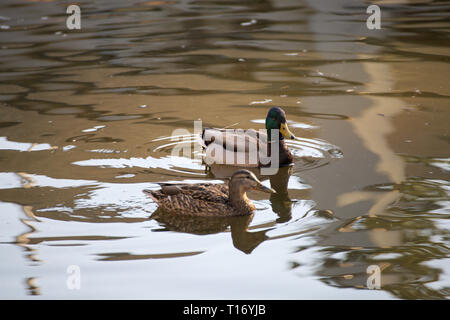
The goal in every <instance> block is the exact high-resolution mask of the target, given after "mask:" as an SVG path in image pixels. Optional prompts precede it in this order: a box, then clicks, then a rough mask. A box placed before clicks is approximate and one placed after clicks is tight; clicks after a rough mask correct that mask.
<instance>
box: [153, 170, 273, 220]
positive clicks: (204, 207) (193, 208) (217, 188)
mask: <svg viewBox="0 0 450 320" xmlns="http://www.w3.org/2000/svg"><path fill="white" fill-rule="evenodd" d="M250 190H260V191H264V192H270V193H274V192H275V191H274V190H273V189H271V188H268V187H266V186H264V185H263V184H262V183H261V182H260V181H259V180H258V178H256V176H255V175H254V174H253V173H252V172H250V171H248V170H238V171H236V172H235V173H234V174H233V176H232V177H231V180H230V182H229V185H228V186H226V185H224V184H208V183H202V184H163V185H161V190H144V192H145V193H147V194H148V195H149V196H150V197H151V198H152V199H153V200H154V201H155V202H157V203H158V206H159V207H160V209H162V210H163V211H165V212H168V213H173V214H178V215H185V216H216V217H218V216H239V215H248V214H251V213H252V212H253V211H254V210H255V206H254V205H253V203H252V201H251V200H250V199H249V198H247V194H246V193H247V191H250Z"/></svg>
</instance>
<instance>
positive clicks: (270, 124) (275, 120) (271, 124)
mask: <svg viewBox="0 0 450 320" xmlns="http://www.w3.org/2000/svg"><path fill="white" fill-rule="evenodd" d="M266 129H267V137H268V139H269V141H272V139H271V138H272V136H271V132H272V131H271V130H279V131H280V135H279V138H280V140H281V139H283V138H286V139H295V136H294V135H293V134H292V132H291V131H289V128H288V125H287V121H286V113H285V112H284V110H283V109H281V108H280V107H273V108H271V109H270V110H269V112H268V113H267V117H266Z"/></svg>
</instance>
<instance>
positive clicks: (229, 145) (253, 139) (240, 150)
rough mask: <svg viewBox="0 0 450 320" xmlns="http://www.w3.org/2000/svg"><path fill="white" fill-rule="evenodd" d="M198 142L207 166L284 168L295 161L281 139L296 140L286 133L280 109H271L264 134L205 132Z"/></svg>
mask: <svg viewBox="0 0 450 320" xmlns="http://www.w3.org/2000/svg"><path fill="white" fill-rule="evenodd" d="M261 131H262V130H261ZM201 138H202V143H203V147H204V148H205V151H206V157H205V162H206V164H207V165H209V166H210V165H212V164H225V165H232V166H240V167H266V166H276V167H284V166H287V165H290V164H291V163H292V162H293V161H294V157H293V156H292V154H291V152H290V151H289V149H288V148H287V146H286V142H285V140H284V138H286V139H295V136H294V135H293V134H292V133H291V132H290V131H289V128H288V125H287V122H286V113H285V112H284V110H283V109H281V108H280V107H273V108H271V109H270V110H269V112H268V113H267V117H266V132H260V131H256V130H246V131H244V130H243V129H211V128H205V129H203V133H202V137H201ZM272 154H274V156H276V155H278V157H277V158H275V157H274V156H272Z"/></svg>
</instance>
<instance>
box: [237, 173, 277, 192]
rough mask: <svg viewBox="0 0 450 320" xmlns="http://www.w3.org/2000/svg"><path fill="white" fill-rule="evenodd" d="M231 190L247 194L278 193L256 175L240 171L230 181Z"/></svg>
mask: <svg viewBox="0 0 450 320" xmlns="http://www.w3.org/2000/svg"><path fill="white" fill-rule="evenodd" d="M230 188H231V189H234V190H239V191H240V193H245V192H247V191H250V190H259V191H263V192H267V193H276V192H275V190H273V189H272V188H268V187H266V186H265V185H263V184H262V183H261V181H259V180H258V178H257V177H256V176H255V174H254V173H253V172H251V171H248V170H238V171H236V172H235V173H234V174H233V175H232V176H231V180H230Z"/></svg>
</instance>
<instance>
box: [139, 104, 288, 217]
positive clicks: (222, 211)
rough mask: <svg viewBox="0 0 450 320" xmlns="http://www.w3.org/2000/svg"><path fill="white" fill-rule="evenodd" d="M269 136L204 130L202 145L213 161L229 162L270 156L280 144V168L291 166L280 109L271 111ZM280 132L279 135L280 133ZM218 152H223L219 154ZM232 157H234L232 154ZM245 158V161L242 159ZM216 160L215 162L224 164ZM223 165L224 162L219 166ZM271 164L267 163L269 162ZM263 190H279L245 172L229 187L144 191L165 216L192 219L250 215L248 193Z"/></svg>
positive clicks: (167, 186)
mask: <svg viewBox="0 0 450 320" xmlns="http://www.w3.org/2000/svg"><path fill="white" fill-rule="evenodd" d="M265 124H266V130H267V133H265V134H263V133H257V134H254V133H253V132H244V131H243V130H236V129H234V130H230V129H204V130H203V133H202V141H203V144H204V147H205V149H206V154H207V155H208V149H214V150H215V153H213V152H209V154H210V155H212V156H213V157H214V156H215V155H217V154H218V153H221V154H222V155H228V157H227V156H225V158H228V159H232V158H233V157H230V155H231V156H234V155H236V157H234V159H237V158H238V157H237V156H238V155H239V154H240V156H241V158H240V159H243V158H244V159H250V157H251V155H249V152H251V150H257V149H255V148H266V149H267V150H268V152H267V153H268V154H269V156H270V151H269V150H270V147H271V144H272V143H278V144H279V146H278V147H279V148H278V150H279V158H278V159H279V166H286V165H290V164H291V163H292V162H293V156H292V154H291V153H290V151H289V149H288V148H287V146H286V143H285V141H284V138H288V139H294V138H295V137H294V135H293V134H292V133H291V132H290V131H289V128H288V126H287V122H286V114H285V112H284V110H283V109H281V108H279V107H274V108H271V109H270V110H269V112H268V114H267V117H266V121H265ZM274 130H275V131H274ZM277 131H278V132H277ZM274 132H275V133H276V135H278V141H276V140H274V139H273V133H274ZM217 150H220V152H218V153H217ZM230 153H231V154H230ZM242 157H243V158H242ZM222 159H224V158H220V159H219V158H218V157H216V158H215V159H213V160H222ZM219 163H221V162H219ZM225 164H228V165H230V164H231V165H240V166H244V167H249V166H251V164H249V162H244V163H243V162H239V163H238V162H234V163H225ZM266 164H267V162H266ZM255 166H258V167H261V166H263V164H262V161H261V159H257V163H256V164H255ZM251 190H259V191H263V192H269V193H275V190H273V189H271V188H268V187H266V186H264V185H263V184H262V183H261V182H260V181H259V180H258V178H257V177H256V176H255V174H254V173H252V172H250V171H248V170H245V169H241V170H237V171H236V172H235V173H234V174H233V175H232V177H231V179H230V181H229V184H228V186H227V185H225V184H208V183H202V184H161V189H160V190H144V192H146V193H147V194H148V195H149V196H150V197H151V198H152V199H153V200H154V201H155V202H156V203H158V206H159V207H160V209H162V210H163V211H165V212H168V213H172V214H178V215H191V216H237V215H248V214H251V213H252V212H253V211H254V210H255V206H254V205H253V203H252V201H251V200H250V199H248V197H247V192H248V191H251Z"/></svg>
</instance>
